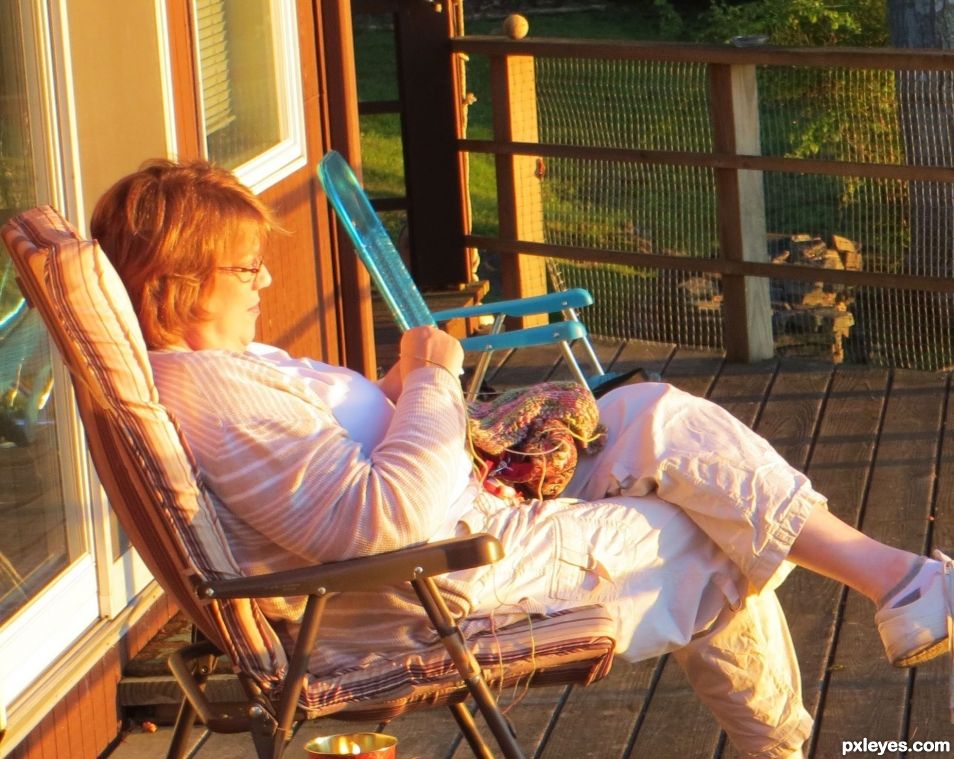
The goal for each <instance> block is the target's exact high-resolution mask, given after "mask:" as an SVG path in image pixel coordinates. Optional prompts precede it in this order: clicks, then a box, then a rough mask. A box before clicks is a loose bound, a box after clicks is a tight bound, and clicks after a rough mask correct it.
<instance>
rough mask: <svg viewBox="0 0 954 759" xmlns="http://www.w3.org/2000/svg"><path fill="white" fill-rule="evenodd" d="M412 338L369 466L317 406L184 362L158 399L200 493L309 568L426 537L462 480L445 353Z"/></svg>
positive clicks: (461, 418) (234, 368) (430, 340)
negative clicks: (194, 464)
mask: <svg viewBox="0 0 954 759" xmlns="http://www.w3.org/2000/svg"><path fill="white" fill-rule="evenodd" d="M442 334H443V333H442ZM417 337H418V338H420V339H419V340H417V341H410V340H409V342H408V346H407V347H408V348H409V350H408V351H407V355H406V356H404V357H403V358H402V369H404V370H406V374H405V377H404V383H403V390H402V392H401V394H400V396H399V398H398V401H397V404H396V406H395V411H394V417H393V419H392V422H391V424H390V426H389V428H388V431H387V433H386V434H385V436H384V439H383V440H382V441H381V442H380V444H379V445H378V446H377V447H376V448H375V449H374V450H373V451H372V452H371V454H370V456H367V455H365V454H364V453H363V452H362V450H361V446H360V445H359V444H358V443H357V442H355V441H354V440H351V439H350V438H349V437H348V436H347V434H346V432H345V431H344V430H343V429H342V428H341V426H340V425H339V424H338V423H337V421H336V420H335V418H334V416H333V415H332V414H331V412H330V411H329V410H328V409H327V408H325V407H324V406H323V405H321V404H319V405H316V404H315V403H309V402H307V401H308V399H307V398H303V397H298V396H296V395H295V394H294V393H291V392H289V391H288V389H287V388H286V387H284V386H283V385H282V382H281V381H280V380H281V377H280V376H279V380H278V381H275V382H271V383H269V380H268V378H269V377H273V376H274V373H270V372H269V371H268V367H262V366H259V365H257V364H249V363H248V362H244V363H243V362H240V361H239V362H237V363H236V360H234V359H223V358H222V357H218V360H213V359H212V358H208V359H205V358H203V357H196V358H197V359H198V360H193V361H189V362H186V363H185V364H184V366H187V367H188V368H189V371H188V376H184V377H182V378H180V379H179V381H175V382H174V381H172V380H171V379H170V378H169V377H168V376H166V377H165V379H164V381H163V382H162V383H161V384H160V390H161V391H162V393H163V399H164V402H166V404H167V405H168V406H170V408H172V409H173V411H174V412H175V414H176V416H177V417H178V418H179V421H180V423H181V424H182V427H183V429H184V431H185V434H186V437H187V439H188V440H189V442H190V444H191V446H192V448H193V449H194V451H195V454H196V458H197V460H198V463H199V468H200V470H201V471H202V473H203V476H204V477H205V478H206V480H207V482H208V483H209V485H210V487H211V488H212V490H213V491H214V492H215V493H216V495H217V496H218V497H219V498H220V500H222V502H223V503H225V504H226V505H227V507H228V508H229V510H230V511H232V512H233V513H234V514H235V515H236V516H238V517H239V518H240V519H242V520H243V521H244V522H246V523H247V524H248V525H249V526H250V527H252V528H253V529H254V530H255V531H256V532H257V533H260V534H261V535H263V536H266V537H267V538H268V539H269V540H271V541H273V542H275V543H278V544H279V545H281V546H282V547H283V548H285V549H286V550H287V551H290V552H292V553H295V554H297V555H300V556H302V557H303V558H305V559H307V560H309V561H313V562H322V561H331V560H337V559H341V558H347V557H350V556H359V555H364V554H368V553H376V552H379V551H385V550H391V549H394V548H398V547H402V546H405V545H408V544H411V543H416V542H422V541H425V540H427V539H429V538H430V537H432V536H433V535H434V533H435V532H436V531H437V529H439V528H440V527H441V526H443V525H444V524H445V523H446V521H447V519H448V506H449V505H450V500H451V499H452V498H453V497H455V496H456V495H459V494H460V492H461V489H462V487H463V486H464V485H465V483H466V479H467V475H468V472H469V458H468V457H467V454H466V447H465V435H466V417H465V414H464V405H463V399H462V392H461V388H460V383H459V381H458V379H457V378H456V376H455V373H454V371H453V369H454V363H453V360H454V356H455V355H456V353H455V352H454V351H453V349H451V348H449V346H448V345H447V344H446V343H444V342H443V341H442V340H441V339H440V338H436V339H435V338H434V337H433V336H430V337H429V336H427V335H424V336H422V335H417ZM448 339H450V340H453V338H448ZM454 343H455V344H456V341H454ZM403 347H404V346H402V352H403ZM411 350H413V351H414V352H413V353H411ZM458 350H459V345H458ZM415 357H416V358H415ZM440 361H448V362H449V363H451V367H450V368H448V367H445V366H444V364H441V363H439V362H440ZM159 374H161V373H157V377H158V376H159Z"/></svg>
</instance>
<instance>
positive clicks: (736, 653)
mask: <svg viewBox="0 0 954 759" xmlns="http://www.w3.org/2000/svg"><path fill="white" fill-rule="evenodd" d="M673 656H674V657H675V659H676V661H677V662H679V665H680V666H681V667H682V669H683V671H684V672H685V673H686V677H687V678H688V680H689V683H690V684H691V685H692V688H693V690H694V691H695V692H696V694H697V695H698V696H699V698H700V699H701V700H702V701H703V702H704V703H705V704H706V705H707V706H708V707H709V708H710V709H711V710H712V713H713V714H714V715H715V717H716V719H717V720H718V721H719V724H720V725H721V726H722V728H723V729H724V730H725V731H726V734H727V735H728V736H729V739H730V740H731V741H732V743H733V745H734V746H735V747H736V748H738V749H739V751H740V752H741V753H742V755H743V756H751V757H777V758H778V759H782V758H783V757H784V758H785V759H790V758H792V757H801V756H802V752H801V748H802V745H803V744H804V743H805V741H806V740H808V737H809V736H810V735H811V730H812V719H811V716H810V715H809V713H808V712H807V711H806V710H805V708H804V707H803V706H802V689H801V681H800V677H801V675H800V673H799V669H798V661H797V659H796V657H795V649H794V647H793V646H792V640H791V636H790V635H789V632H788V623H787V622H786V620H785V615H784V614H783V613H782V608H781V606H780V605H779V603H778V599H777V598H776V596H775V593H774V592H772V591H768V590H767V591H764V592H762V593H760V594H758V595H750V596H748V597H746V599H745V602H744V605H743V607H742V608H741V609H739V610H738V611H733V610H731V609H726V610H724V611H723V613H722V614H721V615H720V616H719V618H718V619H717V620H716V622H715V623H714V624H713V625H712V627H711V628H710V629H709V630H707V631H706V632H705V633H704V634H701V635H698V636H696V637H695V638H693V639H692V641H690V643H689V644H688V645H686V646H684V647H683V648H680V649H678V650H677V651H675V652H673Z"/></svg>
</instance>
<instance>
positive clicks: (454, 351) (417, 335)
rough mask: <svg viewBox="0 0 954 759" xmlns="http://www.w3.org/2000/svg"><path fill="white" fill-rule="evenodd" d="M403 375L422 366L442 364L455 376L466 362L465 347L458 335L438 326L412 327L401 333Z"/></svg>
mask: <svg viewBox="0 0 954 759" xmlns="http://www.w3.org/2000/svg"><path fill="white" fill-rule="evenodd" d="M399 364H400V367H401V377H402V378H404V377H406V376H407V375H408V373H410V372H412V371H413V370H415V369H419V368H420V367H422V366H440V367H442V368H444V369H446V370H447V371H449V372H450V373H451V374H453V375H454V376H455V377H457V376H459V375H460V372H461V367H462V366H463V364H464V349H463V348H461V347H460V342H459V341H458V340H457V338H456V337H451V336H450V335H448V334H447V333H446V332H444V331H443V330H441V329H438V328H437V327H412V328H411V329H409V330H408V331H407V332H405V333H404V334H403V335H401V358H400V361H399Z"/></svg>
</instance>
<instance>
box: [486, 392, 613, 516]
mask: <svg viewBox="0 0 954 759" xmlns="http://www.w3.org/2000/svg"><path fill="white" fill-rule="evenodd" d="M468 412H469V431H470V438H471V443H472V446H473V449H474V450H473V453H474V457H475V460H476V462H477V464H478V468H479V469H481V471H482V473H483V474H484V475H485V476H493V477H495V478H497V479H498V480H500V481H502V482H504V483H506V484H508V485H511V486H513V487H514V488H515V489H517V490H518V491H519V492H520V493H521V494H523V495H524V496H527V497H531V498H553V497H555V496H558V495H559V494H560V493H561V492H563V489H564V488H565V487H566V485H567V483H568V482H569V481H570V478H571V477H572V476H573V472H574V470H575V469H576V463H577V459H578V453H579V451H583V452H585V453H592V452H594V451H596V450H598V449H599V448H600V447H601V446H602V443H603V439H604V432H605V430H604V428H603V426H602V425H601V424H600V414H599V409H598V408H597V406H596V401H595V400H594V398H593V395H592V393H591V392H590V391H589V389H588V388H585V387H583V386H582V385H580V384H578V383H576V382H543V383H541V384H538V385H533V386H531V387H526V388H517V389H514V390H508V391H506V392H504V393H502V394H501V395H499V396H498V397H496V398H494V399H493V400H490V401H472V402H471V403H469V404H468Z"/></svg>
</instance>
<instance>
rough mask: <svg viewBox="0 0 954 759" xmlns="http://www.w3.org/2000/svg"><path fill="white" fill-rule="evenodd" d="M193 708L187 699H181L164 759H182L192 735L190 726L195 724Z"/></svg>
mask: <svg viewBox="0 0 954 759" xmlns="http://www.w3.org/2000/svg"><path fill="white" fill-rule="evenodd" d="M195 715H196V711H195V707H193V706H192V704H191V703H190V702H189V699H187V698H185V697H183V699H182V703H181V704H180V705H179V714H178V715H177V716H176V724H175V727H174V728H173V730H172V740H171V741H170V743H169V750H168V751H167V752H166V759H183V757H185V755H186V752H187V751H188V749H189V736H190V734H191V733H192V726H193V725H194V724H195Z"/></svg>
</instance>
